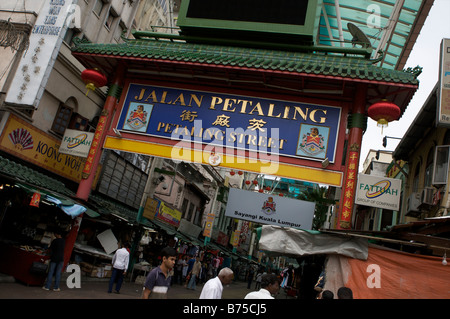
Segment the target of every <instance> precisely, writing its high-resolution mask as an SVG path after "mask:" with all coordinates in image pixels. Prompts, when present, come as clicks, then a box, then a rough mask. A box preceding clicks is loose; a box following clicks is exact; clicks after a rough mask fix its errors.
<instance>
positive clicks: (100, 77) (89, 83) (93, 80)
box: [81, 68, 108, 95]
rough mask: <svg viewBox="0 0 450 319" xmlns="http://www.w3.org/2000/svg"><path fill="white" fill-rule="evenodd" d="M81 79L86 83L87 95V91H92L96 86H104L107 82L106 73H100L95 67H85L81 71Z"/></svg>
mask: <svg viewBox="0 0 450 319" xmlns="http://www.w3.org/2000/svg"><path fill="white" fill-rule="evenodd" d="M81 79H82V80H83V82H84V83H85V84H86V88H87V92H86V95H88V93H89V91H93V90H95V89H96V88H100V87H102V86H105V85H106V83H107V82H108V79H107V78H106V75H104V74H103V73H101V72H100V71H99V69H97V68H95V69H86V70H84V71H83V72H81Z"/></svg>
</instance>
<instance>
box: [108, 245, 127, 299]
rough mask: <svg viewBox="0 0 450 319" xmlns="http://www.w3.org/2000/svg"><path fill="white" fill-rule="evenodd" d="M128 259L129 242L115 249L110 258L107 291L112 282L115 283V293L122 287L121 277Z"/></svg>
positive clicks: (111, 286) (123, 274) (109, 290)
mask: <svg viewBox="0 0 450 319" xmlns="http://www.w3.org/2000/svg"><path fill="white" fill-rule="evenodd" d="M129 261H130V244H129V243H125V244H124V245H123V246H122V248H120V249H117V250H116V253H115V254H114V257H113V259H112V267H113V269H112V272H111V278H110V279H109V286H108V293H111V292H112V290H113V286H114V283H116V289H115V290H114V292H115V293H116V294H119V293H120V288H122V283H123V278H124V276H125V274H126V273H127V270H128V263H129Z"/></svg>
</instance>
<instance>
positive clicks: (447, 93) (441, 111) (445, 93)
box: [436, 39, 450, 127]
mask: <svg viewBox="0 0 450 319" xmlns="http://www.w3.org/2000/svg"><path fill="white" fill-rule="evenodd" d="M440 62H441V63H440V69H439V94H438V95H439V96H438V112H436V113H437V114H438V118H437V123H438V125H441V126H446V127H448V126H450V39H442V42H441V60H440Z"/></svg>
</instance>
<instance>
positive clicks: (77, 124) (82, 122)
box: [68, 113, 89, 131]
mask: <svg viewBox="0 0 450 319" xmlns="http://www.w3.org/2000/svg"><path fill="white" fill-rule="evenodd" d="M88 125H89V120H88V119H87V118H85V117H82V116H81V115H80V114H78V113H74V114H73V115H72V118H71V120H70V123H69V126H68V128H71V129H73V130H78V131H87V129H88Z"/></svg>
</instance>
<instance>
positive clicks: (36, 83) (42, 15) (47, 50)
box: [5, 0, 74, 108]
mask: <svg viewBox="0 0 450 319" xmlns="http://www.w3.org/2000/svg"><path fill="white" fill-rule="evenodd" d="M72 3H73V0H59V1H55V0H45V1H44V4H43V5H42V9H41V11H40V12H39V15H38V17H37V19H36V23H35V25H34V27H33V29H32V30H31V35H30V39H29V40H30V45H29V47H28V50H27V51H26V52H25V54H24V55H23V57H22V59H21V60H20V63H19V66H18V68H17V71H16V74H15V75H14V78H13V81H12V84H11V87H10V89H9V90H8V93H7V95H6V100H5V102H6V103H8V104H19V105H31V106H34V107H35V108H37V106H38V105H39V101H40V99H41V96H42V94H43V93H44V89H45V86H46V85H47V80H48V78H49V76H50V71H51V70H52V68H53V64H54V63H55V60H56V57H57V55H58V52H59V48H60V47H61V43H62V40H63V38H64V36H65V33H66V30H67V24H66V19H67V17H68V15H69V13H71V12H69V11H70V9H71V8H72V9H73V10H74V8H73V6H72Z"/></svg>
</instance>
